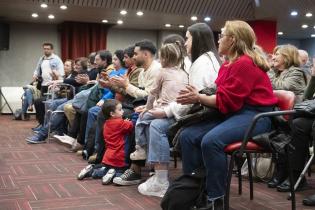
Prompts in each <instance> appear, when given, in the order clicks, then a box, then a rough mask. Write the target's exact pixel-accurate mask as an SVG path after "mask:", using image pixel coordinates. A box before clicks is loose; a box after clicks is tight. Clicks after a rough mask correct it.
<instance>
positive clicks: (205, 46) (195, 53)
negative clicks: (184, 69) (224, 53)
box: [187, 23, 221, 63]
mask: <svg viewBox="0 0 315 210" xmlns="http://www.w3.org/2000/svg"><path fill="white" fill-rule="evenodd" d="M187 30H188V31H189V33H190V34H191V36H192V44H191V62H192V63H193V62H194V61H195V60H197V58H198V57H199V56H201V55H202V54H204V53H206V52H209V51H211V52H213V54H214V55H215V57H216V58H217V60H218V62H219V63H221V62H220V57H219V54H218V50H217V47H216V45H215V43H214V35H213V32H212V30H211V28H210V27H209V26H208V25H207V24H205V23H195V24H194V25H191V26H189V27H188V28H187Z"/></svg>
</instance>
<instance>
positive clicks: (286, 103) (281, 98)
mask: <svg viewBox="0 0 315 210" xmlns="http://www.w3.org/2000/svg"><path fill="white" fill-rule="evenodd" d="M273 93H274V95H275V96H276V97H277V98H278V104H277V107H278V108H279V109H280V111H284V110H292V109H293V107H294V101H295V95H294V93H293V92H291V91H287V90H274V91H273ZM283 117H284V118H285V119H286V120H288V119H289V116H287V115H285V116H283Z"/></svg>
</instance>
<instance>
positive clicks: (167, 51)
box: [160, 43, 184, 66]
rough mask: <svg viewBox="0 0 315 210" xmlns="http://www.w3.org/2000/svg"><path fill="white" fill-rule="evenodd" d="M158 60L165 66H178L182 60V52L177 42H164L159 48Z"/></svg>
mask: <svg viewBox="0 0 315 210" xmlns="http://www.w3.org/2000/svg"><path fill="white" fill-rule="evenodd" d="M160 60H161V61H162V60H163V64H164V65H165V66H180V65H181V64H182V62H183V61H184V53H183V52H182V50H181V48H180V46H179V44H177V43H168V44H164V45H162V47H161V49H160Z"/></svg>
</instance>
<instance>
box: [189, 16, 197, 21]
mask: <svg viewBox="0 0 315 210" xmlns="http://www.w3.org/2000/svg"><path fill="white" fill-rule="evenodd" d="M190 19H191V20H192V21H196V20H197V19H198V18H197V17H196V16H192V17H191V18H190Z"/></svg>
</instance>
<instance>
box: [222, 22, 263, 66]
mask: <svg viewBox="0 0 315 210" xmlns="http://www.w3.org/2000/svg"><path fill="white" fill-rule="evenodd" d="M256 46H257V45H256V35H255V32H254V30H253V29H252V28H251V27H250V26H249V24H248V23H246V22H244V21H240V20H233V21H226V22H225V26H224V28H223V29H222V32H221V34H220V37H219V54H221V55H226V56H228V58H229V62H231V63H233V62H234V61H235V60H236V59H238V58H239V57H240V56H242V55H244V54H246V55H248V56H249V57H251V58H252V59H253V62H254V63H255V64H256V65H257V66H258V67H259V68H260V69H262V70H264V71H268V70H269V65H268V62H267V60H266V58H265V55H263V54H261V50H259V49H258V48H257V47H256Z"/></svg>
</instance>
